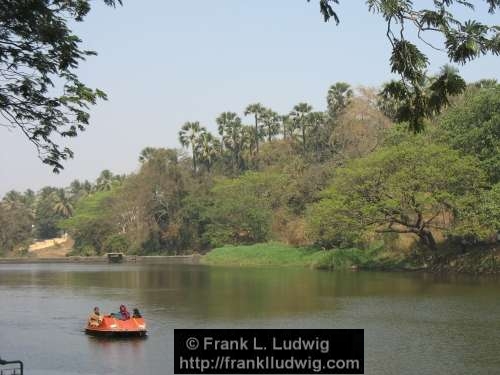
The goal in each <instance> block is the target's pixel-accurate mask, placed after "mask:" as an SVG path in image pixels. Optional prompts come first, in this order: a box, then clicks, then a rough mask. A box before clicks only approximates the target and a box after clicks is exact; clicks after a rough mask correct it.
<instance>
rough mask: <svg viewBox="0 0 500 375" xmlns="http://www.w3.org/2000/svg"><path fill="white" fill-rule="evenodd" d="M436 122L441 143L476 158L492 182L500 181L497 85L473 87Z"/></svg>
mask: <svg viewBox="0 0 500 375" xmlns="http://www.w3.org/2000/svg"><path fill="white" fill-rule="evenodd" d="M478 86H479V87H478ZM438 123H439V129H438V130H439V131H442V134H439V138H441V139H442V141H443V142H446V143H448V144H450V145H451V147H453V148H455V149H457V150H460V151H462V152H464V153H466V154H469V155H475V156H477V157H478V158H479V160H480V161H481V166H482V168H484V169H485V170H486V171H487V172H488V175H489V177H490V180H491V182H492V183H497V182H500V85H499V84H496V83H493V82H490V83H489V84H486V83H485V82H483V83H479V84H478V85H475V84H473V85H472V86H471V87H469V88H468V89H467V91H466V92H465V94H464V95H463V96H462V97H460V98H458V99H457V100H456V101H455V102H454V103H453V105H452V106H451V107H450V108H449V109H448V110H447V111H446V112H445V113H443V115H442V116H441V117H440V118H439V119H438Z"/></svg>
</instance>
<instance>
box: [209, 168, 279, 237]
mask: <svg viewBox="0 0 500 375" xmlns="http://www.w3.org/2000/svg"><path fill="white" fill-rule="evenodd" d="M285 181H286V180H285V179H284V177H283V176H282V175H279V174H266V173H256V172H247V173H245V174H244V175H242V176H240V177H238V178H234V179H224V180H219V181H218V182H217V183H216V185H215V186H214V187H213V189H212V190H211V191H210V193H211V197H210V200H209V202H207V203H208V204H207V205H206V207H205V208H204V210H203V217H204V219H205V221H206V232H205V234H204V236H205V238H206V239H207V241H208V242H209V243H210V244H211V245H212V246H222V245H225V244H238V243H246V244H250V243H256V242H263V241H265V240H267V239H268V238H269V233H270V226H271V219H272V211H271V210H272V208H274V207H276V206H277V205H278V204H279V201H280V200H282V199H283V186H284V185H286V182H285Z"/></svg>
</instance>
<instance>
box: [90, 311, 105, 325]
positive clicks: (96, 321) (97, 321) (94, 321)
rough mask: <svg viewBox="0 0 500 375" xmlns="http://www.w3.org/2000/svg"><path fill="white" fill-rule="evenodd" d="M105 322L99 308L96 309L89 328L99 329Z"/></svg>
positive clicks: (91, 315)
mask: <svg viewBox="0 0 500 375" xmlns="http://www.w3.org/2000/svg"><path fill="white" fill-rule="evenodd" d="M102 320H103V316H102V315H101V312H100V311H99V307H97V306H96V307H94V311H93V312H92V314H90V316H89V326H91V327H98V326H99V324H101V322H102Z"/></svg>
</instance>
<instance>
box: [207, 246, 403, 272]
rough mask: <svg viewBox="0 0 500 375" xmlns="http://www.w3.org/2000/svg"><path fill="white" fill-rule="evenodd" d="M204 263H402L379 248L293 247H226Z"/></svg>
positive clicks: (338, 266) (333, 266)
mask: <svg viewBox="0 0 500 375" xmlns="http://www.w3.org/2000/svg"><path fill="white" fill-rule="evenodd" d="M202 262H203V263H205V264H211V265H226V266H280V267H285V266H303V267H312V268H318V269H348V268H371V267H376V266H384V265H385V266H387V267H391V268H392V267H396V266H401V265H402V260H400V259H398V258H396V257H392V258H389V257H388V256H387V255H386V254H384V253H383V252H382V250H381V248H380V247H374V248H372V249H370V250H359V249H341V250H334V251H324V250H318V249H314V248H305V247H292V246H287V245H284V244H281V243H274V242H273V243H264V244H256V245H249V246H224V247H221V248H218V249H214V250H212V251H210V252H209V253H208V254H206V255H205V256H203V258H202Z"/></svg>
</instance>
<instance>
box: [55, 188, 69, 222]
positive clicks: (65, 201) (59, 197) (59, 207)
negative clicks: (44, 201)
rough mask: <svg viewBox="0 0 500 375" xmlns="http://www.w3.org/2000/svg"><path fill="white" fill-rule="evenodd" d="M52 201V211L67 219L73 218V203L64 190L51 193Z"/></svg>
mask: <svg viewBox="0 0 500 375" xmlns="http://www.w3.org/2000/svg"><path fill="white" fill-rule="evenodd" d="M52 199H53V201H54V205H53V207H52V208H53V209H54V211H55V212H56V213H58V214H59V215H61V216H63V217H65V218H68V217H71V216H73V211H74V209H73V203H72V202H71V199H70V197H69V196H68V195H67V194H66V192H65V191H64V189H57V190H56V191H54V192H53V193H52Z"/></svg>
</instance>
